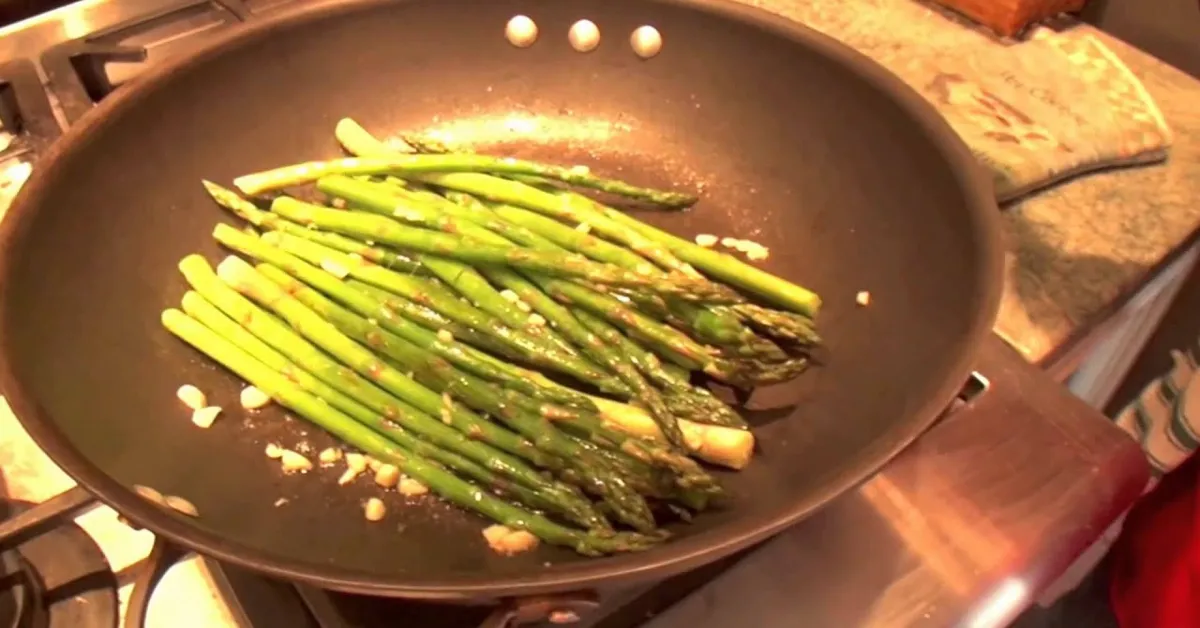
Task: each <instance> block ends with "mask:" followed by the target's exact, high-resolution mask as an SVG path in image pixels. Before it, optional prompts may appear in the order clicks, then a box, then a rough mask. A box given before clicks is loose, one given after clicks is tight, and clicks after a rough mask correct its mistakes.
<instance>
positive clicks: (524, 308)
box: [513, 301, 533, 314]
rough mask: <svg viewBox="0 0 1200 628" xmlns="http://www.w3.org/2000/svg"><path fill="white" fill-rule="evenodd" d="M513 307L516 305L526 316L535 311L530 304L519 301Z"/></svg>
mask: <svg viewBox="0 0 1200 628" xmlns="http://www.w3.org/2000/svg"><path fill="white" fill-rule="evenodd" d="M513 305H516V306H517V309H518V310H521V311H522V312H524V313H526V314H528V313H529V312H531V311H533V308H531V307H529V304H528V303H526V302H524V301H517V302H516V303H514V304H513Z"/></svg>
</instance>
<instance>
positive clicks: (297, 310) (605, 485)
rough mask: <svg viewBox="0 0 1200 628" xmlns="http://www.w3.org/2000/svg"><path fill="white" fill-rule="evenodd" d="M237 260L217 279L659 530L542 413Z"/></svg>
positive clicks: (282, 277) (287, 280)
mask: <svg viewBox="0 0 1200 628" xmlns="http://www.w3.org/2000/svg"><path fill="white" fill-rule="evenodd" d="M236 259H237V258H231V259H229V260H226V261H225V262H222V265H221V267H219V268H218V270H217V272H218V275H220V276H222V277H228V278H230V279H229V281H231V282H237V283H238V284H239V285H241V286H244V288H243V289H244V290H246V291H250V292H253V293H255V294H257V295H259V296H258V298H259V299H261V300H263V301H266V302H269V303H271V305H270V307H271V308H272V309H274V310H275V311H276V312H278V313H279V314H280V315H281V316H283V317H284V318H285V319H286V320H288V321H289V322H292V323H293V325H295V326H297V327H298V328H299V327H301V326H305V327H309V328H312V327H316V325H315V323H317V322H320V323H323V324H324V325H328V326H329V330H327V331H330V332H331V333H336V334H338V335H339V336H341V335H342V334H344V336H342V337H345V338H347V340H349V339H350V338H353V339H354V340H357V341H358V342H359V343H361V344H363V345H365V346H368V347H370V348H371V349H373V350H374V351H376V352H379V353H381V354H383V355H385V356H387V357H389V358H391V359H392V360H394V361H395V363H396V364H397V365H398V366H400V367H401V368H405V369H409V370H410V371H411V372H412V374H413V375H412V376H413V377H414V378H415V380H416V382H418V383H419V384H421V385H424V386H427V387H428V388H429V389H431V390H433V391H438V392H441V393H443V394H444V395H451V396H452V397H453V399H461V400H463V401H464V402H466V403H467V404H468V405H470V406H471V407H473V408H475V409H477V410H480V411H483V412H487V413H489V414H491V415H492V416H493V417H495V418H496V419H498V420H500V421H503V422H505V423H507V424H508V425H509V426H510V427H512V428H513V429H514V430H516V431H517V432H519V433H521V434H523V435H524V436H525V437H526V438H529V439H530V440H532V441H533V442H534V443H535V444H536V445H537V446H538V447H539V448H541V449H542V450H544V451H546V452H547V453H550V454H552V455H556V456H559V457H561V458H562V459H563V460H564V461H566V462H567V464H568V465H570V466H572V467H575V468H578V469H579V470H580V471H582V472H586V473H587V474H588V476H587V479H588V480H589V482H590V486H591V487H593V488H594V489H595V490H596V491H597V492H598V493H599V494H600V495H601V496H602V497H603V498H604V500H605V503H607V504H608V505H609V506H611V507H612V509H613V511H614V512H615V513H616V514H617V515H618V517H619V518H620V519H621V520H622V521H624V522H625V523H628V524H629V525H631V526H634V527H635V528H636V529H639V530H642V531H644V532H648V533H649V532H653V531H654V530H655V524H654V517H653V515H652V514H651V513H650V507H649V505H647V504H646V502H645V500H644V499H642V497H641V496H640V495H638V494H637V492H636V491H633V490H632V489H630V488H629V487H628V486H627V485H626V484H625V483H624V482H623V481H622V480H621V478H620V477H619V476H616V475H614V474H613V473H612V472H611V471H610V470H608V469H606V468H603V467H602V466H601V465H600V464H599V462H600V461H599V460H597V459H596V458H595V457H593V456H589V455H588V452H587V451H586V450H584V449H583V448H581V447H579V446H578V443H575V442H574V441H571V440H570V439H568V438H566V437H565V436H564V435H563V434H562V433H560V432H559V431H558V430H557V428H555V427H554V426H553V424H551V423H550V421H549V420H548V419H546V418H544V417H543V416H540V415H539V414H531V413H526V412H523V411H521V409H520V408H518V407H512V406H508V405H507V404H506V403H505V402H504V400H503V398H502V397H500V396H499V395H497V394H496V393H495V392H494V391H493V389H492V387H491V385H489V384H488V383H487V382H484V381H482V380H479V379H477V378H475V377H474V376H471V375H468V374H466V373H463V372H462V371H458V370H457V369H455V368H454V367H453V366H452V365H450V364H449V363H448V362H445V361H443V360H441V359H440V358H438V357H436V356H434V355H433V354H431V353H428V352H425V351H422V350H421V349H420V348H418V347H416V346H415V345H412V344H410V343H408V342H407V341H405V340H404V339H402V338H400V337H399V336H396V335H395V334H392V333H390V332H388V331H387V330H384V329H381V328H379V327H377V326H375V325H372V324H371V323H370V322H369V321H367V320H366V319H364V318H362V317H359V316H356V315H355V314H353V313H352V312H350V311H348V310H345V309H344V308H342V307H341V306H338V305H337V304H335V303H334V302H333V301H331V300H329V299H327V298H326V297H324V296H322V295H321V294H320V293H318V292H317V291H316V290H313V289H312V288H309V287H308V286H305V285H303V284H302V283H300V282H298V281H296V280H295V279H293V278H292V277H291V276H289V275H288V274H287V273H286V272H284V271H282V270H279V271H278V272H276V273H272V275H271V276H270V277H267V276H264V275H263V274H261V273H259V272H258V271H255V270H254V269H252V268H249V267H248V266H245V267H239V265H238V264H237V263H236V262H232V260H236ZM239 261H240V260H239ZM231 262H232V263H231ZM242 264H244V262H242ZM234 273H236V275H235V274H234ZM271 277H274V278H275V279H278V280H279V281H280V282H281V284H274V283H272V282H271ZM380 366H381V367H382V368H379V367H376V368H374V369H372V370H373V371H374V372H381V371H383V370H384V369H386V368H388V367H387V366H386V365H382V364H381V365H380ZM449 398H450V397H443V398H442V405H441V411H442V412H443V413H444V414H448V413H449V412H450V411H451V410H452V408H453V407H455V406H456V405H457V404H455V403H453V402H450V403H446V400H447V399H449Z"/></svg>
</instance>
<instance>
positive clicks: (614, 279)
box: [271, 203, 740, 303]
mask: <svg viewBox="0 0 1200 628" xmlns="http://www.w3.org/2000/svg"><path fill="white" fill-rule="evenodd" d="M271 210H272V211H274V212H276V213H278V214H280V215H282V216H283V217H285V218H288V219H290V220H293V221H295V222H298V223H300V224H303V225H314V226H316V227H319V228H322V229H327V230H329V231H334V232H337V233H343V234H348V235H353V236H358V237H362V238H368V239H372V240H376V241H378V242H383V243H387V244H389V245H391V246H395V247H399V248H401V249H404V250H411V251H418V252H421V253H428V254H430V255H436V256H439V257H446V258H451V259H456V260H459V261H462V262H465V263H468V264H485V265H500V266H514V267H517V268H522V269H527V270H533V271H538V272H542V273H546V274H551V275H555V276H563V277H579V278H585V279H587V280H588V281H590V282H592V283H598V284H608V285H615V286H623V287H629V288H637V289H640V290H645V291H648V292H652V293H661V294H670V295H673V296H676V297H678V298H680V299H685V300H696V301H702V302H712V303H727V302H737V301H739V300H740V298H739V297H738V295H736V294H735V293H733V292H732V291H730V290H729V289H728V288H726V287H725V286H721V285H720V284H714V283H712V282H709V281H706V280H699V279H695V278H691V277H686V276H683V275H680V274H671V275H667V276H662V277H650V276H647V275H641V274H638V273H636V272H631V271H628V270H626V269H623V268H620V267H617V266H613V265H611V264H600V263H597V262H593V261H592V260H589V259H588V258H586V257H584V256H582V255H577V254H570V253H553V252H548V251H532V250H528V249H522V248H518V247H516V246H508V247H501V246H494V245H485V244H483V243H481V242H478V241H477V240H474V239H471V238H464V237H455V236H452V235H449V234H446V233H437V232H433V231H427V230H423V229H417V228H413V227H408V226H405V225H403V224H401V223H399V222H397V221H395V220H392V219H390V218H387V217H384V216H375V215H369V214H363V213H358V212H346V211H340V210H336V209H328V208H322V207H316V206H297V205H293V204H290V203H284V204H283V205H281V206H280V205H278V204H276V205H273V206H272V207H271Z"/></svg>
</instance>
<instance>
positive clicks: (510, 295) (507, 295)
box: [500, 289, 521, 303]
mask: <svg viewBox="0 0 1200 628" xmlns="http://www.w3.org/2000/svg"><path fill="white" fill-rule="evenodd" d="M500 296H502V297H504V299H505V300H506V301H511V302H513V303H516V302H517V301H520V300H521V297H519V296H517V293H515V292H513V291H512V290H508V289H505V290H501V291H500Z"/></svg>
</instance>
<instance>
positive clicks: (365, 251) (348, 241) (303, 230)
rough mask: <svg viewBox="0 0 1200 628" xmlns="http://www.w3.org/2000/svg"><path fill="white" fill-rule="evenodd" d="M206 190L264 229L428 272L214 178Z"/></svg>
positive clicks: (399, 269) (413, 271)
mask: <svg viewBox="0 0 1200 628" xmlns="http://www.w3.org/2000/svg"><path fill="white" fill-rule="evenodd" d="M201 183H202V184H203V185H204V189H205V190H206V191H207V192H208V194H209V196H211V197H212V198H213V200H215V201H216V202H217V204H218V205H220V206H222V207H224V208H225V209H228V210H229V211H231V212H233V213H234V214H235V215H237V216H238V217H239V218H241V219H242V220H245V221H246V222H248V223H250V224H252V225H254V226H256V227H260V228H262V229H267V230H270V231H283V232H284V233H289V234H291V235H294V236H296V237H300V238H304V239H306V240H312V241H313V242H317V243H319V244H323V245H325V246H328V247H329V248H332V249H336V250H338V251H341V252H343V253H350V254H354V255H358V256H359V257H362V258H363V259H367V260H370V261H372V262H374V263H376V264H379V265H380V266H383V267H384V268H388V269H391V270H394V271H397V272H403V273H410V274H424V275H428V274H429V271H427V270H425V269H423V268H422V267H421V264H420V263H419V262H417V261H416V260H414V259H412V258H410V257H407V256H405V255H401V254H400V253H397V252H395V251H389V250H386V249H382V248H379V247H373V246H370V245H368V244H366V243H364V242H360V241H359V240H355V239H353V238H348V237H346V236H344V235H342V234H340V233H330V232H328V231H318V230H316V229H309V228H307V227H304V226H301V225H299V224H296V223H294V222H292V221H290V220H287V219H284V218H282V217H280V216H277V215H275V214H272V213H271V212H267V211H263V210H261V209H259V208H258V207H257V206H255V205H254V203H251V202H250V201H247V200H246V199H244V198H242V197H240V196H238V195H237V193H236V192H234V191H233V190H230V189H227V188H224V187H221V186H219V185H217V184H216V183H213V182H212V181H202V182H201Z"/></svg>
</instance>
